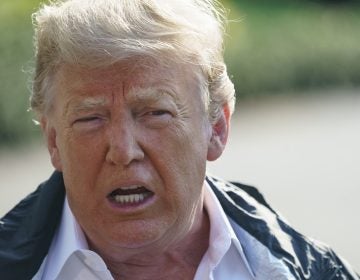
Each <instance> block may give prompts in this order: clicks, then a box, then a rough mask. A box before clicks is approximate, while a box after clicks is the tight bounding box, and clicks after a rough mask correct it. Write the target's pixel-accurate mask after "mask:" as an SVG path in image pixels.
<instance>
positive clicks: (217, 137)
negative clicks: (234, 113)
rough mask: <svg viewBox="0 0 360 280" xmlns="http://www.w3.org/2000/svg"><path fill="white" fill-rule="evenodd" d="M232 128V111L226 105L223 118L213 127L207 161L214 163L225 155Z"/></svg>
mask: <svg viewBox="0 0 360 280" xmlns="http://www.w3.org/2000/svg"><path fill="white" fill-rule="evenodd" d="M229 128H230V109H229V106H228V105H225V106H224V107H223V109H222V112H221V116H220V117H219V119H218V120H217V121H216V123H214V124H213V125H212V135H211V138H210V142H209V145H208V154H207V160H209V161H214V160H216V159H218V158H219V157H220V156H221V154H222V153H223V151H224V149H225V146H226V143H227V139H228V135H229Z"/></svg>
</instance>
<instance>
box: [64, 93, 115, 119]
mask: <svg viewBox="0 0 360 280" xmlns="http://www.w3.org/2000/svg"><path fill="white" fill-rule="evenodd" d="M107 103H108V102H107V101H106V99H105V97H87V98H84V99H82V100H80V101H79V102H78V101H77V100H75V101H74V100H70V101H69V103H68V104H66V107H65V111H64V114H65V115H67V114H68V113H69V112H71V113H73V112H84V111H85V112H86V111H90V110H92V109H94V108H99V107H104V106H105V105H106V104H107Z"/></svg>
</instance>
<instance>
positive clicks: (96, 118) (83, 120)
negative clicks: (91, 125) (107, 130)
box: [75, 117, 99, 122]
mask: <svg viewBox="0 0 360 280" xmlns="http://www.w3.org/2000/svg"><path fill="white" fill-rule="evenodd" d="M97 120H99V117H85V118H81V119H77V120H76V121H75V122H91V121H97Z"/></svg>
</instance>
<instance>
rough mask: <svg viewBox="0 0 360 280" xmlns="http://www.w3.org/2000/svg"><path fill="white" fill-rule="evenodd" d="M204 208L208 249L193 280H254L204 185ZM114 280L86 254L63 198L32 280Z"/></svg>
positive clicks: (96, 258)
mask: <svg viewBox="0 0 360 280" xmlns="http://www.w3.org/2000/svg"><path fill="white" fill-rule="evenodd" d="M204 192H205V199H204V205H205V208H206V210H207V212H208V216H209V219H210V236H209V248H208V250H207V251H206V253H205V254H204V256H203V258H202V260H201V262H200V265H199V267H198V269H197V271H196V275H195V278H194V280H208V279H209V280H220V279H226V280H235V279H236V280H239V279H243V280H248V279H255V277H254V273H253V272H252V270H251V267H250V265H249V263H248V260H247V258H246V256H245V254H244V251H243V248H242V246H241V244H240V241H239V240H238V238H237V236H236V234H235V232H234V230H233V228H232V226H231V223H230V221H229V219H228V217H227V216H226V214H225V212H224V210H223V209H222V207H221V205H220V203H219V201H218V199H217V198H216V196H215V194H214V193H213V191H212V190H211V188H210V187H209V186H208V184H207V183H205V188H204ZM40 279H41V280H54V279H56V280H65V279H75V280H80V279H86V280H95V279H104V280H113V278H112V276H111V273H110V271H109V270H108V269H107V267H106V264H105V263H104V261H103V260H102V259H101V257H100V256H99V255H98V254H97V253H95V252H93V251H90V250H88V244H87V242H86V239H85V236H84V233H83V231H82V230H81V228H80V226H79V224H78V223H77V222H76V220H75V218H74V216H73V214H72V212H71V210H70V208H69V205H68V201H67V199H66V198H65V202H64V209H63V215H62V218H61V222H60V227H59V229H58V231H57V233H56V235H55V236H54V239H53V241H52V244H51V247H50V250H49V253H48V255H47V257H46V258H45V260H44V261H43V264H42V266H41V268H40V270H39V271H38V273H37V274H36V275H35V277H34V278H33V280H40Z"/></svg>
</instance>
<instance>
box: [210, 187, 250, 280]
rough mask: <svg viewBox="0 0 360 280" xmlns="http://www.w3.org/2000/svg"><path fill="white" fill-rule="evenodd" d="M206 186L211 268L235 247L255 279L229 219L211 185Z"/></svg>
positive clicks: (240, 258)
mask: <svg viewBox="0 0 360 280" xmlns="http://www.w3.org/2000/svg"><path fill="white" fill-rule="evenodd" d="M204 185H205V188H204V206H205V209H206V211H207V213H208V216H209V219H210V237H209V248H208V251H207V254H208V256H209V264H210V266H211V267H212V269H214V268H215V267H216V266H217V265H218V264H219V263H220V262H221V261H222V260H223V258H224V257H225V256H226V254H227V252H228V251H229V250H230V248H231V246H233V247H234V248H235V249H236V251H237V252H238V256H239V261H242V262H243V264H244V265H245V267H246V269H247V271H248V273H249V274H250V275H251V276H252V277H255V276H254V273H253V271H252V269H251V267H250V265H249V261H248V259H247V258H246V256H245V254H244V250H243V248H242V246H241V243H240V240H239V239H238V237H237V235H236V233H235V231H234V229H233V227H232V226H231V223H230V221H229V218H228V217H227V215H226V213H225V211H224V209H223V208H222V206H221V204H220V202H219V200H218V199H217V197H216V195H215V193H214V192H213V190H212V189H211V187H210V186H209V184H208V183H207V182H206V181H205V183H204Z"/></svg>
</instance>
